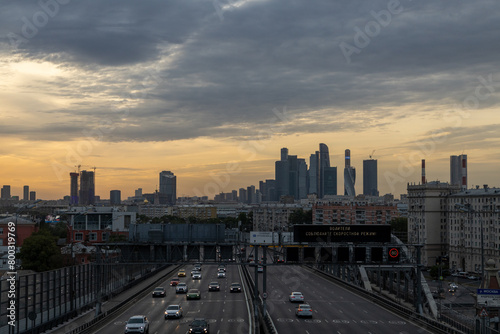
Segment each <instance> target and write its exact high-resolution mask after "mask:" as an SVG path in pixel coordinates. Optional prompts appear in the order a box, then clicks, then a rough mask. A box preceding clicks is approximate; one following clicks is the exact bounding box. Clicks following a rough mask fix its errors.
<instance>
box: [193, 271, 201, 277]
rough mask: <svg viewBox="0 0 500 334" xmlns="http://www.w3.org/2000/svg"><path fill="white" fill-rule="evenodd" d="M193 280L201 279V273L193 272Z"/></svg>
mask: <svg viewBox="0 0 500 334" xmlns="http://www.w3.org/2000/svg"><path fill="white" fill-rule="evenodd" d="M193 279H201V272H199V271H195V272H193Z"/></svg>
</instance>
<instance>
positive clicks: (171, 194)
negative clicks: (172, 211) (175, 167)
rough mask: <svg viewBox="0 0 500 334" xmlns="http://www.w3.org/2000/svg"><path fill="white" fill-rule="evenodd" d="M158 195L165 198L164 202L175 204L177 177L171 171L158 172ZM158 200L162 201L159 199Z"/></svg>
mask: <svg viewBox="0 0 500 334" xmlns="http://www.w3.org/2000/svg"><path fill="white" fill-rule="evenodd" d="M160 196H161V197H165V198H166V203H164V204H175V201H176V199H177V177H176V176H175V175H174V173H172V172H171V171H162V172H161V173H160ZM160 202H162V200H161V199H160Z"/></svg>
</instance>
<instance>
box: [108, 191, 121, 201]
mask: <svg viewBox="0 0 500 334" xmlns="http://www.w3.org/2000/svg"><path fill="white" fill-rule="evenodd" d="M121 203H122V192H121V191H120V190H111V191H110V192H109V204H111V205H120V204H121Z"/></svg>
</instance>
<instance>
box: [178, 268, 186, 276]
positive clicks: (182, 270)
mask: <svg viewBox="0 0 500 334" xmlns="http://www.w3.org/2000/svg"><path fill="white" fill-rule="evenodd" d="M177 277H186V269H179V271H178V272H177Z"/></svg>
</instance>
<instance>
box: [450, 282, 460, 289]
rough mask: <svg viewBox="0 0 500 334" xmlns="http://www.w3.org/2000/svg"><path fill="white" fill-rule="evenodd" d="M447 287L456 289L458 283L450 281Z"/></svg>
mask: <svg viewBox="0 0 500 334" xmlns="http://www.w3.org/2000/svg"><path fill="white" fill-rule="evenodd" d="M448 287H449V288H450V289H458V285H457V284H456V283H450V284H449V285H448Z"/></svg>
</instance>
